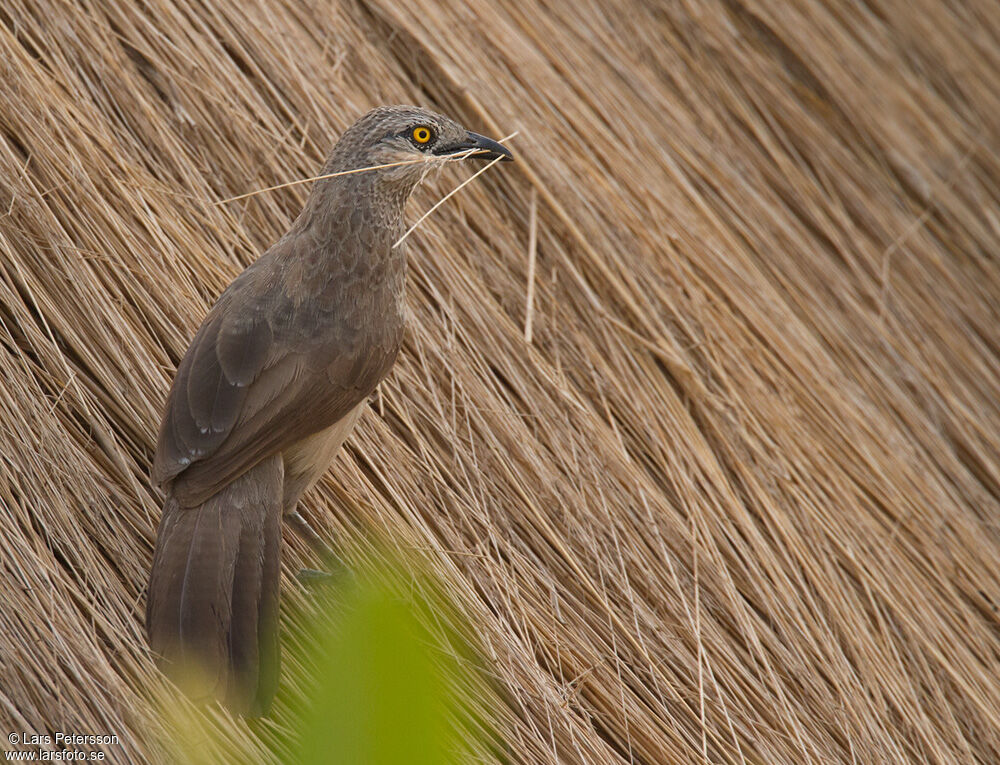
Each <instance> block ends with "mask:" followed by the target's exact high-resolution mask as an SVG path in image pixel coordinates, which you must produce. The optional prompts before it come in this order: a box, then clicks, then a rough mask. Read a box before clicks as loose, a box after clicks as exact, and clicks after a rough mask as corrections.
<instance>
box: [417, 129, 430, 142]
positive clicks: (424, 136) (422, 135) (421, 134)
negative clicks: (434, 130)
mask: <svg viewBox="0 0 1000 765" xmlns="http://www.w3.org/2000/svg"><path fill="white" fill-rule="evenodd" d="M413 140H414V141H416V142H417V143H427V142H428V141H429V140H431V129H430V128H429V127H424V126H423V125H421V126H420V127H415V128H413Z"/></svg>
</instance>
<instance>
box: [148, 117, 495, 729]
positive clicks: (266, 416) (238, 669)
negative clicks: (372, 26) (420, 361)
mask: <svg viewBox="0 0 1000 765" xmlns="http://www.w3.org/2000/svg"><path fill="white" fill-rule="evenodd" d="M468 158H475V159H487V160H502V161H510V160H512V159H513V156H512V155H511V152H510V151H509V150H508V149H507V148H506V147H504V146H503V145H502V144H500V143H499V142H497V141H494V140H492V139H490V138H487V137H485V136H482V135H479V134H477V133H473V132H471V131H469V130H467V129H465V128H464V127H462V126H461V125H460V124H459V123H457V122H456V121H454V120H453V119H451V118H449V117H446V116H444V115H441V114H437V113H435V112H433V111H430V110H428V109H424V108H421V107H416V106H402V105H400V106H383V107H378V108H375V109H373V110H372V111H370V112H368V113H367V114H365V115H364V116H363V117H361V118H360V119H359V120H358V121H357V122H355V123H354V124H353V125H351V126H350V127H349V128H348V129H347V130H346V131H345V132H344V133H343V135H342V136H341V137H340V139H339V140H338V141H337V142H336V144H335V145H334V147H333V149H332V151H331V152H330V154H329V156H328V158H327V160H326V163H325V165H324V166H323V169H322V172H321V174H320V176H319V179H318V180H316V181H315V183H314V185H313V187H312V188H311V191H310V194H309V196H308V198H307V200H306V202H305V204H304V206H303V207H302V210H301V212H300V213H299V215H298V217H297V218H295V220H294V221H293V223H292V224H291V227H290V228H289V230H288V231H287V233H285V234H284V236H282V237H281V238H280V239H278V241H277V242H275V243H274V244H273V245H272V246H271V247H270V248H269V249H268V250H267V251H266V252H265V253H264V254H263V255H261V256H260V257H259V258H258V259H257V260H256V261H254V262H253V263H252V264H251V265H250V266H249V267H248V268H246V270H244V271H243V272H242V273H241V274H239V276H237V277H236V278H235V279H234V280H233V282H232V283H231V284H230V285H229V286H228V287H227V288H226V289H225V291H223V293H222V294H221V295H220V296H219V298H218V300H217V301H216V303H215V304H214V305H213V306H212V308H211V309H210V310H209V311H208V313H207V315H206V316H205V319H204V321H203V322H202V324H201V326H200V328H199V329H198V331H197V332H196V333H195V335H194V339H193V340H192V341H191V344H190V346H189V347H188V349H187V351H186V353H185V354H184V356H183V357H182V359H181V361H180V364H179V365H178V367H177V372H176V374H175V376H174V379H173V383H172V385H171V387H170V391H169V394H168V396H167V400H166V405H165V407H164V412H163V417H162V420H161V423H160V427H159V434H158V436H157V442H156V451H155V454H154V457H153V463H152V468H151V471H150V478H151V481H152V482H153V483H154V484H156V485H158V486H159V487H160V488H161V489H162V490H163V494H164V501H163V511H162V514H161V517H160V522H159V526H158V528H157V535H156V544H155V549H154V552H153V560H152V565H151V569H150V578H149V586H148V597H147V607H146V632H147V638H148V642H149V645H150V649H151V652H152V654H153V656H154V657H155V660H156V662H157V664H158V666H159V667H160V669H161V670H162V671H163V672H164V674H165V675H166V676H167V677H169V678H170V679H171V680H173V681H174V682H175V683H176V684H177V685H178V686H179V687H180V688H181V690H183V691H185V692H186V693H187V694H188V695H190V696H192V697H193V698H195V699H199V700H205V701H210V700H212V699H215V700H218V701H219V702H221V703H222V704H223V705H224V706H226V707H228V708H229V709H230V710H232V711H233V712H234V713H236V714H239V715H243V716H261V715H264V714H267V712H268V711H269V709H270V706H271V703H272V700H273V697H274V694H275V691H276V689H277V687H278V677H279V665H280V648H279V640H278V608H279V579H280V576H279V575H280V555H281V539H282V536H281V532H282V519H283V518H288V519H291V520H293V521H295V522H296V525H297V526H299V527H300V528H304V529H305V533H306V534H307V535H310V534H311V535H312V536H313V538H314V540H315V539H318V536H317V535H315V532H312V531H311V528H309V527H308V524H307V523H306V522H305V521H304V519H303V518H302V516H301V515H300V514H299V513H298V511H297V510H296V507H297V504H298V501H299V498H300V497H301V496H302V494H303V492H305V491H306V490H307V489H309V488H310V487H311V486H312V485H313V484H314V483H315V482H316V481H317V480H318V479H319V477H320V476H321V475H322V474H323V473H324V472H325V471H326V470H327V468H328V467H329V465H330V463H331V462H332V460H333V458H334V456H335V454H336V453H337V451H338V450H339V449H340V447H341V445H342V444H343V442H344V440H345V439H346V438H347V436H348V434H349V433H350V432H351V430H352V429H353V428H354V425H355V424H356V423H357V421H358V419H359V417H360V416H361V414H362V412H363V410H364V409H365V405H366V402H367V399H368V398H369V396H370V395H371V394H372V393H373V392H374V391H375V389H376V387H377V386H378V384H379V383H380V381H381V380H383V379H384V378H385V376H386V375H387V374H388V372H389V371H390V369H391V368H392V366H393V363H394V362H395V360H396V357H397V355H398V354H399V351H400V348H401V346H402V341H403V332H404V317H405V281H406V249H405V247H406V243H405V241H404V242H400V239H401V238H402V237H403V236H404V220H405V219H404V207H405V205H406V201H407V199H408V198H409V197H410V194H411V192H412V191H413V190H414V188H415V187H416V186H417V185H418V184H419V183H420V181H421V180H423V178H424V177H425V176H426V175H427V171H428V169H430V168H433V167H436V166H439V165H440V164H442V163H444V162H448V161H454V160H457V159H468ZM324 176H325V177H324ZM331 176H332V177H331Z"/></svg>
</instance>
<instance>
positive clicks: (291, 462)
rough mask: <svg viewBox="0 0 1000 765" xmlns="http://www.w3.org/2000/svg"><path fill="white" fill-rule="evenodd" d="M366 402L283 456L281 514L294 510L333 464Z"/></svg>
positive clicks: (303, 440)
mask: <svg viewBox="0 0 1000 765" xmlns="http://www.w3.org/2000/svg"><path fill="white" fill-rule="evenodd" d="M366 404H367V400H365V401H362V402H361V403H360V404H358V405H357V406H356V407H354V409H352V410H351V411H350V412H348V413H347V414H346V415H344V416H343V417H342V418H341V419H340V420H339V421H338V422H335V423H334V424H333V425H331V426H330V427H328V428H327V429H326V430H321V431H319V432H318V433H314V434H313V435H311V436H309V437H308V438H304V439H302V440H301V441H299V442H298V443H296V444H294V445H292V446H290V447H288V448H287V449H285V451H283V452H282V454H281V456H282V458H283V460H284V463H285V485H284V499H283V502H282V511H283V512H284V513H286V514H287V513H290V512H292V511H293V510H294V509H295V504H296V503H297V502H298V501H299V497H301V496H302V494H303V493H304V492H305V491H306V490H307V489H309V488H310V487H311V486H312V485H313V484H314V483H316V481H318V480H319V478H320V476H321V475H323V473H325V472H326V470H327V468H328V467H330V463H331V462H333V458H334V456H335V455H336V454H337V450H338V449H339V448H340V447H341V445H342V444H343V443H344V441H345V440H346V439H347V437H348V436H349V435H350V433H351V431H352V430H353V429H354V425H355V423H356V422H357V421H358V418H359V417H360V416H361V413H362V412H363V411H364V410H365V405H366Z"/></svg>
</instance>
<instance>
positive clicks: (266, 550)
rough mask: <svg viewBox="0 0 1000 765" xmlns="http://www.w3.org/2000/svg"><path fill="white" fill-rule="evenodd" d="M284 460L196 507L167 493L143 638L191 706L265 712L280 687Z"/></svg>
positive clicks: (262, 466)
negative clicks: (215, 703) (194, 701)
mask: <svg viewBox="0 0 1000 765" xmlns="http://www.w3.org/2000/svg"><path fill="white" fill-rule="evenodd" d="M281 496H282V462H281V457H280V456H278V455H276V456H273V457H270V458H268V459H267V460H264V461H263V462H261V463H260V464H258V465H257V466H255V467H254V468H252V469H251V470H250V471H248V472H247V473H244V474H243V475H242V476H240V477H239V478H238V479H236V480H235V481H233V482H232V483H231V484H229V485H228V486H226V487H225V488H224V489H222V490H221V491H220V492H219V493H218V494H215V495H214V496H212V497H211V498H210V499H209V500H208V501H206V502H205V503H204V504H202V505H198V506H197V507H182V506H181V505H180V504H179V503H178V502H177V500H176V499H175V498H174V497H173V496H172V494H170V493H168V495H167V500H166V502H165V503H164V506H163V515H162V517H161V518H160V527H159V530H158V531H157V537H156V551H155V553H154V555H153V568H152V573H151V574H150V580H149V596H148V601H147V606H146V633H147V634H148V636H149V645H150V647H151V648H152V650H153V652H154V654H156V655H157V661H158V664H159V666H160V668H161V669H162V670H163V671H164V672H165V673H166V674H167V676H168V677H170V678H171V679H172V680H173V681H174V682H175V683H177V684H178V685H180V686H181V687H182V688H183V689H184V690H185V692H187V693H188V695H190V696H192V697H193V698H201V699H207V698H213V697H214V698H217V699H219V700H220V701H222V702H223V703H225V704H226V706H228V707H229V708H230V709H232V710H233V711H234V712H238V713H240V714H245V715H261V714H264V713H266V712H267V710H268V708H269V707H270V704H271V699H272V697H273V696H274V691H275V688H276V687H277V681H278V665H279V646H278V585H279V576H280V554H281Z"/></svg>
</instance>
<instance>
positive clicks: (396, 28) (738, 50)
mask: <svg viewBox="0 0 1000 765" xmlns="http://www.w3.org/2000/svg"><path fill="white" fill-rule="evenodd" d="M402 5H405V6H406V8H405V9H404V8H403V7H401V6H402ZM995 11H996V5H995V2H994V0H978V1H977V0H973V1H972V2H966V3H961V4H943V3H938V2H930V1H928V0H923V1H921V0H918V1H917V2H888V1H887V2H874V3H867V4H866V3H841V2H833V1H831V0H806V1H804V2H799V3H784V2H780V1H779V0H773V1H772V0H765V2H763V3H758V4H749V5H747V4H743V3H740V2H730V1H728V0H727V2H722V3H718V4H689V3H644V2H638V1H636V2H630V3H624V4H615V3H604V4H600V3H586V2H583V3H581V2H557V3H547V2H532V0H528V2H524V3H517V4H510V7H505V4H497V3H475V4H472V5H471V6H469V5H467V4H466V3H465V2H463V0H454V1H453V2H452V1H451V0H449V1H448V2H445V3H442V4H440V5H438V4H434V3H428V2H420V3H407V4H397V3H393V2H388V1H385V0H358V1H357V2H355V1H353V0H349V1H348V2H345V3H344V4H342V5H338V7H333V6H331V4H328V3H326V2H320V1H319V0H316V1H308V2H298V1H297V0H284V1H283V0H260V1H259V2H251V3H247V2H245V1H244V0H201V2H196V3H176V4H175V3H172V2H169V0H167V1H165V2H159V1H157V2H145V3H135V4H133V3H117V2H110V1H109V0H88V1H87V2H80V3H58V4H52V3H45V2H33V1H32V0H6V1H5V2H4V4H3V8H2V9H0V379H2V385H0V459H2V462H3V470H2V473H0V581H2V592H3V597H4V604H3V607H2V609H0V722H2V723H3V725H2V726H0V727H3V728H4V729H5V730H23V731H44V730H56V729H58V730H67V731H75V732H91V733H102V732H107V733H115V734H117V735H118V736H119V737H120V739H121V741H122V745H121V746H120V747H118V748H111V749H109V752H110V753H111V756H112V757H113V758H121V759H123V760H124V759H129V760H135V761H141V760H144V759H147V758H150V757H152V758H155V757H156V756H157V755H156V752H157V751H158V749H157V744H156V741H157V739H158V736H159V734H160V732H161V731H162V730H163V729H164V726H165V723H164V722H163V721H162V720H161V719H160V717H159V715H158V714H157V711H156V707H155V705H154V704H153V703H152V701H151V698H152V695H153V694H152V691H151V690H150V689H151V688H155V687H156V686H157V685H158V684H159V683H160V682H161V681H160V680H159V676H158V675H157V673H156V672H155V670H154V669H153V666H152V663H151V661H150V659H149V656H148V653H147V649H146V646H145V641H144V638H143V632H142V609H143V603H144V594H143V588H144V586H145V581H146V575H147V570H148V566H149V561H150V555H151V545H152V540H153V531H154V528H155V522H156V519H157V517H158V513H159V497H158V495H157V494H156V493H155V492H154V491H153V490H151V489H150V487H149V485H148V477H147V476H148V468H149V462H150V458H151V450H152V445H153V439H154V435H155V428H156V426H157V423H158V417H159V413H160V408H161V406H162V402H163V399H164V395H165V393H166V390H167V386H168V384H169V381H170V379H171V376H172V371H173V368H174V365H175V364H176V362H177V360H178V358H179V356H180V354H181V353H182V352H183V350H184V348H185V347H186V344H187V342H188V340H189V338H190V336H191V334H192V332H193V330H194V328H195V327H196V326H197V325H198V323H199V322H200V320H201V317H202V316H203V315H204V313H205V311H206V309H207V307H208V306H209V305H210V303H211V301H212V300H213V298H214V296H216V295H217V294H218V293H219V292H220V291H221V289H222V288H223V287H224V286H225V285H226V283H227V282H228V281H229V280H230V279H231V278H232V277H233V275H235V274H236V273H237V272H238V271H239V270H240V269H241V268H242V267H243V266H245V265H246V264H247V263H249V262H250V261H251V260H252V259H253V258H254V257H255V256H256V255H257V254H259V253H260V252H261V251H262V250H263V249H264V248H265V247H266V246H267V245H268V244H270V243H271V242H272V241H273V240H274V239H275V238H276V237H277V236H278V235H280V233H281V232H282V231H283V230H284V229H285V228H286V226H287V225H288V223H289V221H290V219H291V218H292V217H293V216H294V214H295V213H296V212H297V209H298V207H299V205H300V203H301V201H302V199H303V197H304V194H305V193H306V189H307V187H306V186H301V185H300V186H294V187H289V188H286V189H283V190H280V191H277V192H273V193H269V194H263V195H259V196H255V197H253V198H250V199H246V200H242V201H239V202H233V203H229V204H222V205H217V204H213V202H217V201H219V200H223V199H227V198H229V197H232V196H235V195H237V194H241V193H244V192H246V191H250V190H253V189H257V188H261V187H265V186H270V185H274V184H278V183H282V182H285V181H289V180H294V179H297V178H305V177H307V176H309V175H310V174H312V173H314V172H315V171H316V170H317V169H318V167H319V165H320V163H321V160H322V158H323V157H324V155H325V153H326V152H327V150H328V149H329V147H330V145H331V143H332V141H333V140H334V138H335V137H336V136H337V135H338V134H339V132H340V131H341V130H342V129H343V128H344V127H345V126H346V125H347V124H349V123H350V122H351V121H353V119H354V118H356V117H357V116H358V115H359V114H361V113H362V112H363V111H365V110H366V109H367V108H369V107H370V106H373V105H376V104H379V103H393V102H417V103H422V104H425V105H428V106H431V107H433V108H436V109H438V110H440V111H444V112H447V113H450V114H452V115H454V116H455V117H456V118H458V119H460V120H462V121H464V122H465V124H467V125H468V126H469V127H470V128H472V129H474V130H478V131H479V132H483V133H489V134H491V135H494V136H502V135H506V134H508V133H510V132H513V131H514V130H519V131H520V134H519V135H518V137H517V138H515V139H514V141H513V143H512V146H513V147H514V149H515V150H516V152H517V154H518V158H519V160H520V162H519V164H517V165H514V166H510V167H504V168H503V172H496V171H491V172H488V173H486V174H485V175H484V176H483V177H482V178H481V179H478V180H477V181H476V183H474V184H472V185H470V186H469V187H467V188H466V189H464V190H463V191H462V192H461V193H460V194H459V195H457V196H456V197H454V198H453V199H452V200H450V201H449V202H448V204H447V205H445V206H444V207H442V208H441V209H440V210H439V211H438V212H437V213H435V215H434V216H432V217H431V218H429V219H428V220H427V221H426V222H425V223H424V224H423V225H422V226H421V227H420V228H419V229H418V230H417V232H415V233H414V234H413V235H412V236H411V237H410V239H409V243H410V248H411V249H410V252H411V279H410V287H409V307H410V310H411V312H412V322H411V330H410V333H409V336H408V339H407V343H406V347H405V348H404V351H403V353H402V355H401V358H400V361H399V362H398V364H397V366H396V369H395V371H394V373H393V374H392V376H391V377H390V379H389V380H388V381H387V382H386V383H385V384H384V385H383V387H382V393H381V399H380V402H378V403H377V404H376V405H375V406H374V407H373V408H372V410H371V411H369V412H368V413H367V414H366V415H365V416H364V418H363V419H362V422H361V423H360V426H359V428H358V430H357V431H356V433H355V435H354V436H353V437H352V438H351V440H350V442H349V444H350V447H349V449H348V450H347V451H346V452H345V453H344V454H342V455H341V456H340V457H339V458H338V460H337V462H336V464H335V466H334V469H333V470H331V472H330V474H329V476H328V478H326V479H325V480H324V481H323V483H322V485H321V487H320V488H319V489H318V490H316V491H314V492H313V493H312V494H311V495H310V496H309V498H308V500H307V502H306V503H305V505H306V506H305V510H306V512H307V513H308V515H309V516H310V517H311V518H313V519H314V520H315V522H316V523H317V524H318V525H319V526H320V527H321V528H322V529H323V530H324V533H326V534H329V535H331V537H334V538H346V537H350V538H361V539H364V538H365V537H366V535H369V534H371V535H375V534H377V535H378V536H379V537H380V538H382V539H386V540H390V543H391V544H395V545H397V546H398V547H399V548H401V549H405V550H418V551H420V552H421V554H422V555H423V556H424V557H425V558H426V559H427V560H428V561H429V563H430V566H431V568H432V569H433V570H434V571H435V573H436V574H437V575H438V576H439V577H441V578H442V579H443V580H444V581H445V582H447V586H448V588H449V591H450V595H451V597H452V598H454V600H455V601H456V602H457V603H458V604H459V605H460V607H461V608H462V609H463V611H464V613H465V615H466V617H467V619H468V621H469V625H470V629H474V630H475V631H477V632H478V633H479V636H480V639H481V641H482V643H483V646H484V650H485V653H486V655H487V656H488V657H489V662H490V666H489V667H488V669H489V671H490V672H492V673H493V674H495V676H496V679H497V681H498V685H499V688H500V692H499V694H498V695H499V697H501V698H503V699H505V701H504V706H503V707H502V708H500V709H498V710H497V716H498V725H499V729H500V732H501V734H502V736H503V738H504V739H505V740H506V741H507V742H508V743H509V746H510V749H511V752H512V753H513V755H514V756H515V758H516V759H519V760H521V761H524V762H600V763H605V762H628V761H634V762H645V763H665V762H702V761H703V759H702V758H703V757H704V756H705V755H706V754H707V757H708V759H710V760H711V761H712V762H747V763H754V762H756V763H782V762H783V763H803V762H860V763H869V762H904V761H909V762H920V763H925V762H934V763H937V762H941V763H945V762H963V763H967V762H983V763H986V762H996V761H997V759H998V758H1000V682H998V680H997V661H998V659H1000V629H998V628H1000V623H998V615H997V608H998V604H1000V555H998V546H1000V531H998V528H997V518H1000V457H998V448H997V447H998V437H997V434H998V433H1000V403H998V402H1000V332H998V329H997V328H998V326H1000V269H998V263H997V257H998V253H1000V212H998V203H1000V160H998V156H1000V139H998V136H1000V75H998V72H1000V16H998V14H997V13H996V12H995ZM466 173H467V171H466ZM461 177H463V176H462V174H461V173H460V172H458V171H452V170H449V171H448V172H447V173H445V174H444V175H443V176H442V177H441V178H440V179H439V180H438V181H437V182H436V183H434V184H431V185H430V186H429V187H427V188H425V189H424V190H423V191H422V192H421V193H419V194H418V195H417V197H416V199H415V201H414V202H413V204H412V206H411V210H410V214H411V216H412V217H413V218H415V217H416V215H417V214H419V212H420V211H422V210H424V209H426V208H427V207H428V206H429V205H430V204H432V203H433V202H434V200H435V199H436V198H438V197H440V196H441V195H442V194H443V193H445V192H446V191H447V190H448V188H450V186H451V185H454V184H455V183H457V182H458V180H459V179H460V178H461ZM533 220H534V221H535V226H534V228H535V231H536V234H537V252H536V257H535V259H534V263H533V268H531V269H529V260H530V258H529V239H530V232H531V229H532V221H533ZM529 270H530V273H531V275H532V278H531V281H530V288H529ZM529 292H533V299H532V301H531V306H527V301H526V297H527V295H528V294H529ZM526 314H530V315H531V317H532V318H531V323H532V332H531V340H530V342H526V340H525V322H526ZM286 538H288V537H286ZM288 542H289V544H288V547H287V548H286V555H285V559H286V563H287V567H286V571H287V572H293V571H294V570H296V569H297V568H298V567H300V566H301V565H303V564H304V563H308V562H309V561H310V556H309V555H308V553H307V551H306V550H305V549H304V547H303V546H302V545H301V543H300V542H299V541H298V540H296V539H294V538H288ZM363 564H364V561H363V560H361V561H358V565H363ZM283 590H284V592H285V595H286V603H291V604H294V603H295V602H297V601H298V600H301V599H302V598H303V595H302V593H301V591H300V590H299V589H297V588H296V586H295V584H294V582H292V581H291V580H290V579H289V578H288V577H286V581H285V583H284V586H283ZM287 671H288V673H289V676H290V677H291V678H292V679H290V680H289V679H286V680H285V685H286V687H288V686H289V684H291V685H292V686H293V687H292V688H291V690H290V691H288V693H290V694H292V695H294V693H295V690H294V676H295V669H294V667H291V668H289V669H288V670H287ZM286 713H287V705H286V706H283V705H282V702H281V699H279V704H278V708H277V710H276V713H275V715H276V716H275V721H274V722H273V723H271V724H267V723H265V724H262V725H261V724H254V725H248V724H247V723H245V722H244V721H233V720H230V719H229V718H227V717H226V716H225V715H224V714H223V713H221V712H209V713H207V714H208V715H209V719H210V720H211V723H210V724H211V725H212V726H214V727H215V728H216V729H217V731H218V733H219V736H220V739H221V741H223V742H224V744H223V745H224V746H226V747H233V748H236V749H241V750H245V751H254V750H256V748H257V747H259V746H263V745H267V744H268V742H269V737H271V736H272V733H273V731H274V730H277V729H280V727H281V725H282V724H283V721H284V720H285V719H286V717H285V715H286ZM269 726H271V727H269ZM0 738H2V737H0ZM261 742H263V743H261ZM5 746H6V744H5Z"/></svg>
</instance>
